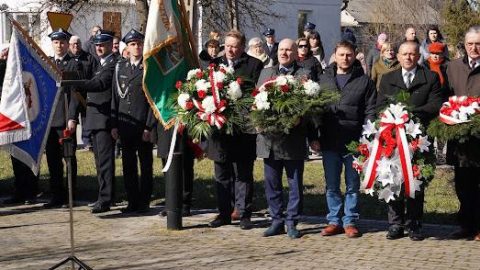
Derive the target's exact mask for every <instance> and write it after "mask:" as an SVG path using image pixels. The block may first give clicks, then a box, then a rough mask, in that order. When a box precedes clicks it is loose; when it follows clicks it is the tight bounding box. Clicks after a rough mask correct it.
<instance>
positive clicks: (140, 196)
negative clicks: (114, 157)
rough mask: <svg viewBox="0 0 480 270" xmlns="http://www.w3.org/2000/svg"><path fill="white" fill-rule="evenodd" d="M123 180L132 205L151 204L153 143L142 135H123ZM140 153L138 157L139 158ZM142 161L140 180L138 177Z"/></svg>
mask: <svg viewBox="0 0 480 270" xmlns="http://www.w3.org/2000/svg"><path fill="white" fill-rule="evenodd" d="M120 136H121V138H122V162H123V181H124V183H125V190H126V192H127V198H128V204H129V205H130V206H131V207H134V208H136V207H146V206H149V205H150V197H151V196H152V186H153V153H152V148H153V145H152V143H150V142H145V141H143V140H142V136H141V135H140V136H137V137H133V136H132V137H128V136H122V135H120ZM137 155H138V158H137ZM138 161H140V172H141V173H140V181H139V177H138Z"/></svg>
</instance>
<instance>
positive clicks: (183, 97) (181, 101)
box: [177, 93, 190, 110]
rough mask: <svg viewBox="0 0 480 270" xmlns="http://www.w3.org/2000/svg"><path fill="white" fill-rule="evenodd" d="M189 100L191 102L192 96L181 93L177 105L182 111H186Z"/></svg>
mask: <svg viewBox="0 0 480 270" xmlns="http://www.w3.org/2000/svg"><path fill="white" fill-rule="evenodd" d="M188 100H190V95H189V94H187V93H181V94H180V95H178V98H177V103H178V105H180V107H181V108H182V109H184V110H186V109H187V101H188Z"/></svg>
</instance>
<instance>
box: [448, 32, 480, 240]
mask: <svg viewBox="0 0 480 270" xmlns="http://www.w3.org/2000/svg"><path fill="white" fill-rule="evenodd" d="M465 50H466V55H465V56H464V57H463V58H459V59H456V60H453V61H452V62H450V64H449V65H448V67H447V75H448V81H449V87H450V91H451V92H450V93H451V94H452V95H456V96H473V97H476V96H480V25H477V26H473V27H470V28H469V29H468V31H467V33H466V34H465ZM479 148H480V139H479V138H478V137H471V138H469V139H468V141H466V142H463V143H460V142H459V141H449V143H448V147H447V162H448V163H449V164H451V165H453V166H454V167H455V178H454V179H455V191H456V193H457V196H458V200H459V201H460V209H459V211H458V221H459V223H460V230H458V231H456V232H454V233H452V235H451V237H452V238H455V239H461V238H471V237H473V238H474V239H475V240H476V241H480V178H479V177H478V175H480V155H479V151H478V149H479Z"/></svg>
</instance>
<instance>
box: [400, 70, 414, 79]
mask: <svg viewBox="0 0 480 270" xmlns="http://www.w3.org/2000/svg"><path fill="white" fill-rule="evenodd" d="M416 72H417V67H415V68H414V69H412V70H410V71H407V70H406V69H404V68H402V77H405V74H407V73H411V74H412V75H413V76H412V80H413V78H415V73H416Z"/></svg>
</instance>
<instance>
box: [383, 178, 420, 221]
mask: <svg viewBox="0 0 480 270" xmlns="http://www.w3.org/2000/svg"><path fill="white" fill-rule="evenodd" d="M421 189H422V190H421V191H417V192H415V198H414V199H412V198H410V197H408V196H405V189H404V188H403V187H402V191H401V192H400V196H399V197H398V198H395V200H392V201H390V202H389V203H388V223H389V224H390V225H400V226H405V227H406V228H411V229H414V228H417V227H420V226H421V225H422V218H423V202H424V199H425V193H424V187H423V186H422V188H421Z"/></svg>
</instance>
